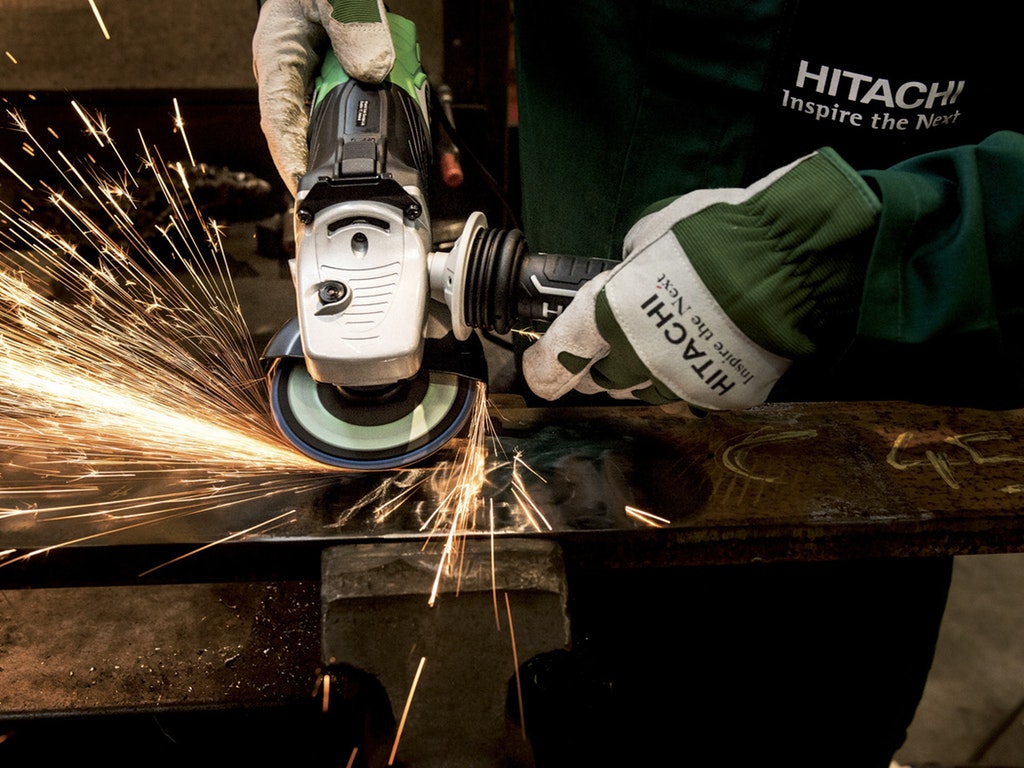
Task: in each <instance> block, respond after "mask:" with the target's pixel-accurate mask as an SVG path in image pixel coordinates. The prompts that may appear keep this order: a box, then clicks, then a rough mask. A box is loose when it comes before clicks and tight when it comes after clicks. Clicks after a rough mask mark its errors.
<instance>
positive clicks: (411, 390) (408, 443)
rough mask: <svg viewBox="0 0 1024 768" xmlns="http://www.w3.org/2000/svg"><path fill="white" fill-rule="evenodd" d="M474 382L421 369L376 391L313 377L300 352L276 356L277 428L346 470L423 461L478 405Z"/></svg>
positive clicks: (272, 395)
mask: <svg viewBox="0 0 1024 768" xmlns="http://www.w3.org/2000/svg"><path fill="white" fill-rule="evenodd" d="M473 388H474V382H473V380H471V379H468V378H466V377H463V376H458V375H455V374H452V373H440V372H436V371H426V370H421V371H420V373H419V374H418V375H417V376H416V377H415V378H413V379H410V380H409V381H405V382H400V383H399V384H397V385H396V386H395V387H394V388H391V389H388V390H381V391H379V392H369V391H358V392H352V391H345V390H341V389H339V388H338V387H335V386H332V385H330V384H323V383H319V382H317V381H315V380H314V379H313V377H311V376H310V375H309V372H308V371H307V370H306V366H305V363H304V361H303V360H302V359H301V358H281V359H279V360H278V361H276V363H275V365H274V369H273V371H272V372H271V378H270V404H271V410H272V412H273V415H274V420H275V421H276V422H277V426H278V428H279V429H280V430H281V432H282V433H283V434H284V436H285V437H286V438H287V439H288V440H289V441H290V442H291V443H292V444H294V445H295V447H296V448H298V449H299V450H300V451H302V452H303V453H305V454H306V455H307V456H310V457H311V458H313V459H316V460H317V461H320V462H322V463H324V464H329V465H332V466H336V467H342V468H345V469H357V470H380V469H395V468H398V467H402V466H406V465H408V464H413V463H415V462H417V461H420V460H422V459H424V458H426V457H427V456H429V455H430V454H432V453H433V452H434V451H436V450H438V449H439V448H441V447H443V446H444V445H445V444H447V443H448V441H449V440H451V438H453V437H454V436H455V435H457V434H458V433H459V431H461V429H462V427H463V426H465V424H466V423H467V422H468V421H469V418H470V416H471V415H472V411H473V397H472V394H473Z"/></svg>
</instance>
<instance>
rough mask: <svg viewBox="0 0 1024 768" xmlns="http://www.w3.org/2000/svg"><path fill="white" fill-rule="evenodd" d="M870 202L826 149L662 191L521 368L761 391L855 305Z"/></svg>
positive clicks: (618, 390)
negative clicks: (754, 175) (752, 176)
mask: <svg viewBox="0 0 1024 768" xmlns="http://www.w3.org/2000/svg"><path fill="white" fill-rule="evenodd" d="M880 210H881V204H880V202H879V200H878V198H877V196H876V195H875V194H874V192H872V190H871V189H870V187H869V186H868V185H867V183H866V182H865V181H864V180H863V179H862V178H861V177H860V176H859V175H858V174H857V173H856V172H855V171H854V170H853V169H852V168H850V166H848V165H847V164H846V163H845V162H844V161H843V160H842V159H841V158H840V157H839V156H838V155H837V154H836V153H835V152H834V151H833V150H831V149H828V148H826V149H822V150H820V151H818V152H815V153H813V154H810V155H807V156H806V157H803V158H801V159H799V160H797V161H796V162H794V163H792V164H790V165H787V166H785V167H783V168H780V169H778V170H776V171H774V172H773V173H771V174H769V175H768V176H766V177H764V178H763V179H761V180H760V181H757V182H756V183H754V184H753V185H751V186H750V187H747V188H745V189H711V190H699V191H696V192H691V193H690V194H687V195H684V196H682V197H679V198H675V199H673V200H670V201H665V202H663V203H661V204H659V205H658V206H655V209H654V210H653V212H648V213H647V214H646V215H645V216H644V217H643V218H641V219H640V220H639V221H638V222H637V223H636V224H635V225H634V226H633V228H632V229H631V230H630V231H629V232H628V234H627V235H626V239H625V243H624V254H625V258H624V260H623V262H622V263H621V264H619V265H618V266H616V267H615V268H614V269H612V270H609V271H607V272H604V273H602V274H600V275H598V276H597V277H595V278H593V279H592V280H590V281H589V282H588V283H587V284H586V285H585V286H584V287H583V289H582V290H580V292H579V293H578V294H577V295H576V297H575V298H574V299H573V301H572V303H571V304H570V305H569V306H568V307H567V308H566V309H565V310H564V311H563V312H562V315H561V316H560V317H558V318H556V319H555V321H554V322H553V323H552V325H551V327H550V329H549V330H548V331H547V332H546V333H545V334H544V336H543V337H542V338H541V339H540V340H539V341H537V342H536V343H535V344H534V345H533V346H531V347H530V348H529V349H527V350H526V352H525V353H524V357H523V373H524V375H525V377H526V381H527V383H528V384H529V385H530V388H531V389H532V390H533V391H534V392H536V393H537V394H538V395H540V396H541V397H544V398H546V399H549V400H554V399H556V398H558V397H561V396H562V395H564V394H566V393H567V392H569V391H570V390H572V389H576V390H578V391H580V392H583V393H586V394H596V393H598V392H608V393H609V394H611V395H612V396H613V397H618V398H636V399H640V400H644V401H646V402H648V403H651V404H654V405H663V404H668V403H673V402H676V401H680V400H681V401H685V402H686V403H689V404H691V405H694V406H698V407H700V408H703V409H708V410H725V409H741V408H747V407H750V406H754V405H758V404H760V403H763V402H764V401H765V400H766V399H767V397H768V395H769V394H770V392H771V390H772V387H773V386H774V385H775V383H776V382H777V381H778V379H779V378H780V377H781V376H782V374H783V373H784V372H785V371H786V369H787V368H788V367H789V365H790V363H791V362H792V360H794V359H796V358H798V357H803V356H807V355H811V354H813V353H814V352H815V351H816V349H817V347H818V344H819V342H821V341H823V340H827V339H828V336H829V332H830V330H831V331H833V332H834V330H835V328H836V325H837V323H836V321H837V319H839V318H844V319H849V318H850V317H852V316H854V314H855V313H856V311H857V309H858V302H859V299H860V293H861V289H862V285H863V279H864V270H865V264H866V262H867V254H868V253H869V252H870V240H869V239H868V238H870V237H871V235H872V234H873V231H874V228H875V225H876V222H877V219H878V215H879V212H880ZM861 236H864V237H863V238H862V237H861Z"/></svg>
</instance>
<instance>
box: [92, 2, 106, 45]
mask: <svg viewBox="0 0 1024 768" xmlns="http://www.w3.org/2000/svg"><path fill="white" fill-rule="evenodd" d="M89 7H90V8H92V14H93V16H95V17H96V23H97V24H99V25H100V31H101V32H103V37H105V38H106V39H107V40H109V39H110V33H109V32H108V31H107V25H106V24H104V23H103V17H102V16H100V9H99V8H97V7H96V0H89Z"/></svg>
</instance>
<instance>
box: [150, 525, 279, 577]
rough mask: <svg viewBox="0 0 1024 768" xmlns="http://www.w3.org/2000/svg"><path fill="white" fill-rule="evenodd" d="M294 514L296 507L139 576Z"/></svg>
mask: <svg viewBox="0 0 1024 768" xmlns="http://www.w3.org/2000/svg"><path fill="white" fill-rule="evenodd" d="M294 514H295V510H294V509H289V510H288V511H287V512H285V513H283V514H280V515H278V516H277V517H272V518H270V519H269V520H264V521H263V522H262V523H257V524H256V525H253V526H251V527H249V528H246V529H245V530H244V531H238V532H237V533H233V534H231V535H230V536H225V537H223V538H221V539H217V541H211V542H210V543H209V544H205V545H203V546H201V547H199V548H197V549H193V550H192V551H191V552H186V553H185V554H184V555H180V556H178V557H175V558H173V559H171V560H168V561H167V562H166V563H161V564H160V565H157V566H154V567H153V568H150V569H149V570H147V571H143V572H142V573H140V574H139V576H140V577H142V576H149V574H151V573H153V572H154V571H158V570H160V569H161V568H164V567H165V566H168V565H173V564H174V563H177V562H180V561H182V560H184V559H185V558H186V557H191V556H192V555H195V554H198V553H199V552H202V551H203V550H206V549H209V548H210V547H215V546H217V545H218V544H223V543H224V542H226V541H231V540H232V539H237V538H240V537H242V536H246V535H248V534H250V533H252V532H253V531H257V530H260V529H261V528H266V527H267V526H269V525H271V524H272V523H276V522H277V521H278V520H283V519H284V518H286V517H291V516H292V515H294Z"/></svg>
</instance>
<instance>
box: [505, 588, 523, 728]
mask: <svg viewBox="0 0 1024 768" xmlns="http://www.w3.org/2000/svg"><path fill="white" fill-rule="evenodd" d="M505 612H506V613H507V614H508V635H509V639H510V640H511V641H512V667H513V669H515V674H516V697H517V698H518V700H519V727H520V728H521V729H522V734H523V738H524V739H525V738H526V713H525V712H524V710H523V682H522V680H521V679H520V677H519V650H518V648H517V647H516V630H515V627H514V626H513V624H512V605H511V603H510V602H509V599H508V592H506V593H505Z"/></svg>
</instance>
